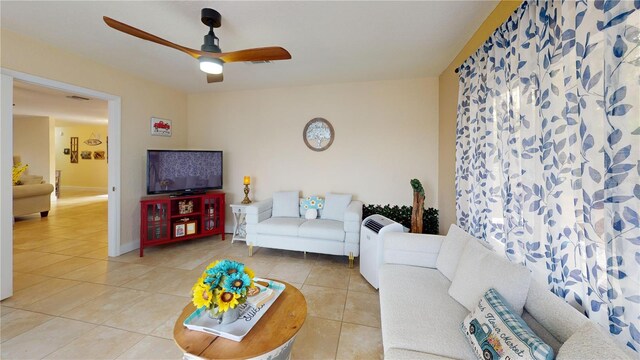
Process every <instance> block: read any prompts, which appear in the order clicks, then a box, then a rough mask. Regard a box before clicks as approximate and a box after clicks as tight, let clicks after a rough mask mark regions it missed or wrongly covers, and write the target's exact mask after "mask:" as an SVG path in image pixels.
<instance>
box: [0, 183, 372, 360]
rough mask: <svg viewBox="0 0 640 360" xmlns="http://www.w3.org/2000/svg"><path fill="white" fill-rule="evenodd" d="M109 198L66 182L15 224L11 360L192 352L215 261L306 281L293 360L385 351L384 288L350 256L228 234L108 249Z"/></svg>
mask: <svg viewBox="0 0 640 360" xmlns="http://www.w3.org/2000/svg"><path fill="white" fill-rule="evenodd" d="M106 217H107V198H106V196H104V195H100V194H95V193H89V192H76V193H71V192H69V191H66V192H64V193H63V197H62V198H61V199H59V200H58V201H56V202H54V203H53V204H52V210H51V212H50V214H49V217H48V218H40V216H39V215H33V216H27V217H23V218H20V219H17V221H16V222H15V224H14V269H15V271H14V295H13V296H12V297H11V298H9V299H6V300H4V301H2V303H0V312H1V317H0V326H1V328H0V341H1V343H0V348H1V352H0V358H2V359H42V358H46V359H180V358H181V356H182V354H181V352H180V350H179V349H178V347H177V346H176V345H175V344H174V342H173V339H172V334H173V325H174V322H175V319H176V318H177V317H178V315H179V314H180V312H181V310H182V308H183V307H184V306H185V305H186V303H187V302H189V300H190V298H189V297H190V294H189V291H190V289H191V286H192V284H193V282H194V281H195V279H197V277H198V276H199V274H200V272H201V271H202V270H203V269H204V267H206V265H207V264H208V263H209V262H211V261H212V260H215V259H220V258H230V259H235V260H238V261H241V262H243V263H245V264H247V266H250V267H251V268H253V269H254V270H255V271H256V274H257V275H258V276H262V277H271V278H274V279H282V280H284V281H287V282H289V283H291V284H292V285H294V286H296V287H298V288H299V289H300V290H301V291H302V293H303V294H304V296H305V298H306V300H307V306H308V316H307V320H306V322H305V325H304V326H303V328H302V329H301V330H300V333H299V334H298V337H297V339H296V342H295V345H294V348H293V352H292V358H293V359H376V358H377V359H381V358H382V335H381V332H380V303H379V299H378V293H377V291H375V290H374V289H373V288H372V287H371V286H369V284H368V283H367V282H366V281H365V280H364V279H363V278H362V277H361V276H360V273H359V271H358V269H357V266H356V268H355V269H349V268H348V267H347V260H346V257H338V256H327V255H317V254H307V257H306V258H305V257H304V256H303V254H302V253H299V252H289V251H280V250H273V249H254V256H253V257H248V256H247V248H246V246H245V244H244V243H242V242H236V243H234V244H231V241H230V236H229V237H227V240H226V241H221V239H220V237H213V238H205V239H198V240H191V241H187V242H184V243H179V244H171V245H166V246H162V247H155V248H149V249H145V256H144V258H140V257H138V252H137V251H132V252H130V253H127V254H124V255H122V256H119V257H116V258H109V257H107V223H106Z"/></svg>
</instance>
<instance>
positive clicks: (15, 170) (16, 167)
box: [11, 163, 29, 185]
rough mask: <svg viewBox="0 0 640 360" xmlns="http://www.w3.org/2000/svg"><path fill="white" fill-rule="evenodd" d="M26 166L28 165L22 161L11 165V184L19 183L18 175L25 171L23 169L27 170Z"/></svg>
mask: <svg viewBox="0 0 640 360" xmlns="http://www.w3.org/2000/svg"><path fill="white" fill-rule="evenodd" d="M28 167H29V165H27V164H24V165H22V163H17V164H14V165H13V169H12V174H11V178H12V180H13V185H19V184H21V182H20V176H22V173H23V172H25V170H27V168H28Z"/></svg>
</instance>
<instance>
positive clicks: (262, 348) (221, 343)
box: [173, 280, 307, 360]
mask: <svg viewBox="0 0 640 360" xmlns="http://www.w3.org/2000/svg"><path fill="white" fill-rule="evenodd" d="M278 281H280V282H281V283H283V284H284V285H285V286H286V288H285V290H284V291H283V292H282V294H280V296H279V297H278V299H277V300H276V301H275V302H274V303H273V305H271V307H270V308H269V309H268V310H267V312H266V313H265V314H264V315H263V316H262V318H261V319H260V321H258V322H257V323H256V324H255V326H254V327H253V329H251V331H249V333H248V334H247V335H246V336H245V337H244V339H242V341H240V342H236V341H233V340H228V339H224V338H221V337H218V336H215V335H213V334H209V333H206V332H200V331H195V330H189V329H187V328H186V327H185V326H184V325H183V323H184V320H185V319H186V318H187V317H188V316H189V315H191V313H193V312H194V311H195V310H196V308H195V306H193V304H191V303H189V304H187V306H185V307H184V309H183V310H182V314H180V316H179V317H178V319H177V320H176V323H175V325H174V327H173V339H174V340H175V342H176V344H177V345H178V346H179V347H180V349H181V350H182V351H183V352H184V357H183V359H185V360H191V359H198V360H202V359H219V360H231V359H235V360H237V359H254V360H267V359H272V360H273V359H290V355H291V348H292V347H293V343H294V341H295V338H296V335H297V334H298V331H299V330H300V328H301V327H302V324H304V321H305V319H306V318H307V302H306V300H305V299H304V295H302V293H301V292H300V290H298V289H296V288H295V287H294V286H293V285H291V284H288V283H286V282H284V281H281V280H278ZM236 321H242V320H236Z"/></svg>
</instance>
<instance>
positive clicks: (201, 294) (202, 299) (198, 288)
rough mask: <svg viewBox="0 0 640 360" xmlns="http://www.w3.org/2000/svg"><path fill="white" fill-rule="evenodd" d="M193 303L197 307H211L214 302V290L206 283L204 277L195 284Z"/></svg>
mask: <svg viewBox="0 0 640 360" xmlns="http://www.w3.org/2000/svg"><path fill="white" fill-rule="evenodd" d="M192 291H193V305H195V306H196V308H198V309H199V308H201V307H206V308H210V307H211V304H212V303H213V299H214V297H213V292H212V291H211V288H209V286H207V284H205V283H204V278H203V277H201V278H200V279H198V282H196V284H195V285H193V289H192Z"/></svg>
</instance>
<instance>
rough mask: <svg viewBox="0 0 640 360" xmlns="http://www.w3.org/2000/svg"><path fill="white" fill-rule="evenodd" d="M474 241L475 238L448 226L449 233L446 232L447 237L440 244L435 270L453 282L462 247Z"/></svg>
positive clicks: (459, 229) (454, 226) (456, 227)
mask: <svg viewBox="0 0 640 360" xmlns="http://www.w3.org/2000/svg"><path fill="white" fill-rule="evenodd" d="M474 239H475V237H473V236H471V235H470V234H469V233H467V232H466V231H464V230H462V229H461V228H459V227H458V226H457V225H456V224H451V226H449V232H447V236H446V237H445V239H444V241H443V242H442V247H441V248H440V253H439V254H438V259H437V260H436V268H437V269H438V270H440V272H441V273H442V274H443V275H444V276H446V277H447V279H449V280H453V276H454V275H455V274H456V268H457V267H458V260H460V256H462V251H463V250H464V246H465V245H467V241H469V240H474Z"/></svg>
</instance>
